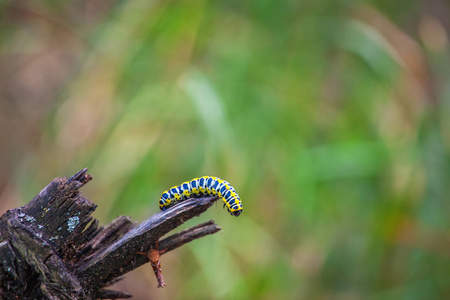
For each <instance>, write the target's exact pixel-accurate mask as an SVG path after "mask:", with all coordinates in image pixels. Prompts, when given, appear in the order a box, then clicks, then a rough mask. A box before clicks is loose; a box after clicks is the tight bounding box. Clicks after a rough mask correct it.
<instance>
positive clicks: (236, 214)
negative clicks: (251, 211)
mask: <svg viewBox="0 0 450 300" xmlns="http://www.w3.org/2000/svg"><path fill="white" fill-rule="evenodd" d="M223 208H226V209H227V211H228V212H229V213H230V214H231V215H232V216H235V217H238V216H239V215H240V214H241V213H242V208H238V209H234V210H231V209H230V208H229V207H227V206H226V204H225V203H224V204H223ZM232 209H233V208H232Z"/></svg>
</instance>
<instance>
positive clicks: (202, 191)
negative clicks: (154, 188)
mask: <svg viewBox="0 0 450 300" xmlns="http://www.w3.org/2000/svg"><path fill="white" fill-rule="evenodd" d="M202 196H218V197H219V198H221V199H222V200H223V202H224V204H223V207H226V208H227V210H228V212H229V213H230V214H232V215H233V216H236V217H237V216H239V215H240V214H241V212H242V202H241V198H239V195H238V194H237V193H236V190H235V189H234V187H232V186H231V184H229V183H228V182H227V181H225V180H223V179H220V178H217V177H212V176H203V177H200V178H194V179H192V180H191V181H186V182H183V183H182V184H181V185H180V186H174V187H172V188H170V189H168V190H167V191H165V192H164V193H162V195H161V199H159V208H160V209H161V210H166V209H168V208H169V207H172V206H174V205H175V204H176V203H178V202H180V201H183V200H185V199H188V198H199V197H202Z"/></svg>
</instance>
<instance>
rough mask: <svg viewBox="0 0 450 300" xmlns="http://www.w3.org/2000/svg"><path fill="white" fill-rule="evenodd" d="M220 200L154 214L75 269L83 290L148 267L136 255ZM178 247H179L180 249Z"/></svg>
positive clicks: (190, 235)
mask: <svg viewBox="0 0 450 300" xmlns="http://www.w3.org/2000/svg"><path fill="white" fill-rule="evenodd" d="M217 200H218V198H217V197H202V198H195V199H187V200H185V201H183V202H181V203H179V204H177V205H175V206H174V207H172V208H170V209H169V210H166V211H161V212H159V213H156V214H154V215H153V216H151V217H150V218H148V219H147V220H145V221H143V222H142V223H141V224H139V225H138V226H136V227H135V228H133V229H131V230H130V231H129V232H128V233H126V234H125V235H124V236H122V237H121V238H120V239H118V240H116V241H115V242H114V243H112V244H111V245H109V247H107V248H105V249H103V251H101V252H99V253H96V254H95V255H93V256H92V257H91V258H90V259H88V260H87V261H86V260H84V261H80V262H79V263H77V264H76V265H75V273H76V275H77V277H78V278H79V280H80V282H81V284H82V286H83V287H84V288H87V289H88V290H93V289H98V288H99V287H104V286H106V283H107V282H109V281H111V280H112V279H114V278H116V277H119V276H122V275H123V274H125V273H128V272H130V271H132V270H134V269H136V268H137V267H139V266H141V265H142V264H144V263H146V262H147V261H148V260H147V261H146V260H142V258H141V259H138V260H137V258H139V256H138V255H137V254H136V252H139V251H142V250H147V249H149V248H150V246H151V245H152V244H154V243H155V242H156V241H158V240H159V239H160V237H161V236H163V235H165V234H166V233H168V232H169V231H171V230H173V229H174V228H176V227H178V226H180V225H181V224H183V223H184V222H186V221H187V220H189V219H191V218H193V217H195V216H199V215H200V214H201V213H203V212H205V211H206V210H207V209H208V208H209V207H211V206H212V205H213V204H214V202H215V201H217ZM215 227H217V225H215ZM217 228H218V227H217ZM217 228H214V225H210V226H209V227H208V228H207V229H204V231H202V230H201V229H199V228H196V229H195V228H194V230H190V231H189V230H188V231H186V232H185V233H184V235H181V236H180V235H179V236H174V237H173V238H171V239H169V240H167V246H168V247H169V246H170V248H171V250H173V249H175V248H177V247H179V246H181V245H183V244H185V243H187V242H189V241H192V240H193V239H195V238H200V237H201V236H204V235H207V234H205V233H206V232H208V234H212V233H214V232H217V231H218V229H217ZM219 230H220V229H219ZM175 237H178V239H175ZM169 242H170V243H169ZM176 243H178V246H177V244H176ZM168 249H169V248H168ZM169 251H170V250H169Z"/></svg>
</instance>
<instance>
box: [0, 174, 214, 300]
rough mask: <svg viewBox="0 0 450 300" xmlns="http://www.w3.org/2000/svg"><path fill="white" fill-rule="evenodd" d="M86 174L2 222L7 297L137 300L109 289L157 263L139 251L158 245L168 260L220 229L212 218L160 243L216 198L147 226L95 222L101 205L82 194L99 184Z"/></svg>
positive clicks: (125, 220) (186, 204)
mask: <svg viewBox="0 0 450 300" xmlns="http://www.w3.org/2000/svg"><path fill="white" fill-rule="evenodd" d="M86 172H87V169H83V170H81V171H80V172H78V173H76V174H75V175H73V176H72V177H70V178H69V179H67V178H56V179H54V180H53V181H52V182H51V183H50V184H49V185H48V186H47V187H45V188H44V189H43V190H42V191H41V192H40V193H39V194H38V195H37V196H36V197H34V199H33V200H32V201H31V202H29V203H28V204H27V205H25V206H23V207H19V208H15V209H11V210H8V211H7V212H6V213H5V214H4V215H3V216H2V217H1V218H0V295H1V296H2V298H4V299H97V298H101V299H119V298H129V297H131V295H129V294H126V293H123V292H120V291H112V290H107V289H105V287H107V286H109V285H111V284H112V283H114V282H117V281H118V280H120V279H121V278H122V276H123V275H124V274H125V273H127V272H129V271H131V270H134V269H135V268H137V267H139V266H141V265H142V264H144V263H147V262H148V261H149V260H148V257H147V256H144V255H139V254H138V253H137V252H142V251H147V250H149V249H150V248H151V247H155V245H156V243H157V245H158V247H159V248H158V249H159V253H160V254H164V253H167V252H168V251H171V250H173V249H175V248H178V247H180V246H182V245H184V244H186V243H188V242H190V241H192V240H194V239H198V238H201V237H203V236H206V235H209V234H213V233H216V232H218V231H219V230H220V228H219V227H218V226H217V225H216V224H215V223H214V221H212V220H211V221H208V222H205V223H202V224H199V225H197V226H194V227H191V228H189V229H186V230H184V231H181V232H179V233H176V234H174V235H171V236H169V237H167V238H164V239H162V240H160V238H161V237H162V236H163V235H165V234H166V233H168V232H170V231H171V230H173V229H175V228H176V227H178V226H180V225H181V224H183V223H184V222H185V221H187V220H189V219H191V218H193V217H194V216H198V215H200V214H201V213H203V212H204V211H206V210H207V209H208V208H209V207H211V205H212V204H213V203H214V202H215V201H216V200H217V198H216V197H203V198H196V199H188V200H186V201H183V202H181V203H180V204H177V205H176V206H174V207H173V208H171V209H169V210H166V211H164V212H159V213H156V214H154V215H153V216H151V217H150V218H148V219H147V220H145V221H144V222H142V223H141V224H139V225H136V224H135V223H133V222H132V221H131V219H130V218H129V217H124V216H121V217H118V218H117V219H115V220H114V221H112V222H111V223H110V224H108V225H106V226H103V227H99V226H98V220H96V219H94V218H93V217H91V216H90V215H91V214H92V212H93V211H94V210H95V209H96V207H97V205H95V204H94V203H92V202H91V201H89V200H88V199H86V198H84V197H83V196H82V195H81V194H80V191H79V189H80V188H81V187H82V186H83V185H85V184H86V183H87V182H89V181H90V180H91V179H92V177H91V176H90V175H88V174H87V173H86Z"/></svg>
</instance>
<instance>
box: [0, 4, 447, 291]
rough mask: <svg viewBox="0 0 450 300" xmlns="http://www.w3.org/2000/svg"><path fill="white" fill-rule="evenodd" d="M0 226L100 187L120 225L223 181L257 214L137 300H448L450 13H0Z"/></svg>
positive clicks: (257, 8)
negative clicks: (122, 218) (70, 192)
mask: <svg viewBox="0 0 450 300" xmlns="http://www.w3.org/2000/svg"><path fill="white" fill-rule="evenodd" d="M0 14H1V18H0V22H1V26H0V51H1V56H0V59H1V64H0V76H1V79H2V80H1V85H0V86H1V88H0V89H1V90H0V91H1V94H0V95H1V97H2V99H1V101H0V140H1V142H2V147H1V149H0V156H1V158H0V167H1V172H0V189H1V190H0V197H1V202H0V207H1V208H2V212H3V211H5V210H6V209H8V208H11V207H16V206H19V205H22V204H24V203H26V202H28V201H29V200H30V199H31V198H32V197H33V196H34V195H35V194H36V193H38V191H39V189H40V188H42V187H44V186H45V185H46V184H47V183H48V182H49V181H50V180H51V179H52V178H53V177H57V176H64V175H66V176H70V175H72V174H73V173H75V172H76V171H78V170H80V169H82V168H83V167H89V173H90V174H92V175H93V177H94V181H92V182H91V183H90V184H88V185H87V186H86V187H85V188H84V190H83V192H84V194H85V195H86V196H87V197H88V198H89V199H91V200H92V201H94V202H96V203H97V204H98V205H99V208H98V211H97V212H96V217H98V218H99V219H100V220H101V222H103V223H106V222H109V221H110V220H112V219H113V218H115V217H116V216H118V215H130V216H132V217H133V219H135V220H138V221H140V220H143V219H145V218H147V217H148V216H150V215H152V214H154V213H156V212H157V211H158V206H157V200H158V198H159V196H160V194H161V192H162V191H164V190H165V189H166V188H168V187H170V186H173V185H176V184H179V183H181V182H183V181H185V180H188V179H191V178H194V177H197V176H201V175H213V176H219V177H221V178H224V179H226V180H228V181H229V182H231V183H232V184H233V185H234V187H235V188H236V190H237V191H238V193H239V194H240V196H241V198H242V200H243V205H244V212H243V214H242V215H241V216H240V217H239V218H232V217H230V216H229V215H228V214H227V213H226V212H224V211H222V209H221V208H220V207H221V205H218V206H217V207H216V208H213V209H211V210H210V211H208V212H207V213H206V214H205V215H202V216H201V217H200V218H199V219H196V220H192V221H190V222H188V224H186V226H191V225H192V224H194V223H197V222H199V221H201V220H207V219H210V218H214V219H215V220H216V221H217V222H218V223H219V224H220V226H221V227H222V228H223V230H222V231H221V232H220V233H219V234H217V235H215V236H213V237H208V238H205V239H202V240H199V241H195V242H193V243H192V244H190V245H189V246H186V247H183V249H178V250H177V251H175V252H173V253H170V254H167V255H165V256H164V257H163V262H162V264H163V268H164V269H163V272H164V274H165V277H166V278H165V279H166V280H165V281H166V283H167V284H168V287H167V288H165V289H163V290H157V289H156V281H155V279H154V278H153V274H151V273H152V272H151V268H150V267H149V266H145V267H143V268H141V269H139V270H137V271H135V272H133V273H131V274H128V276H127V279H126V280H124V281H123V282H121V283H119V284H118V285H119V287H117V288H120V289H125V290H127V291H128V292H130V293H132V294H134V295H135V298H134V299H149V298H153V297H154V298H158V299H446V298H449V297H450V288H449V286H450V285H449V282H450V259H449V258H450V251H449V250H448V249H449V248H450V247H449V238H448V236H449V234H450V231H449V229H448V228H449V226H450V219H449V218H448V215H449V213H450V201H449V196H448V195H449V194H450V185H449V184H448V183H449V182H450V118H449V115H450V84H449V82H450V80H449V79H450V59H449V57H450V56H449V55H448V54H449V43H448V34H449V30H450V22H449V21H448V20H450V6H449V4H448V2H445V1H443V0H428V1H375V0H372V1H355V0H345V1H344V0H339V1H282V2H280V1H252V2H244V1H201V0H199V1H68V2H67V1H29V2H27V1H2V4H1V6H0Z"/></svg>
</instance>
